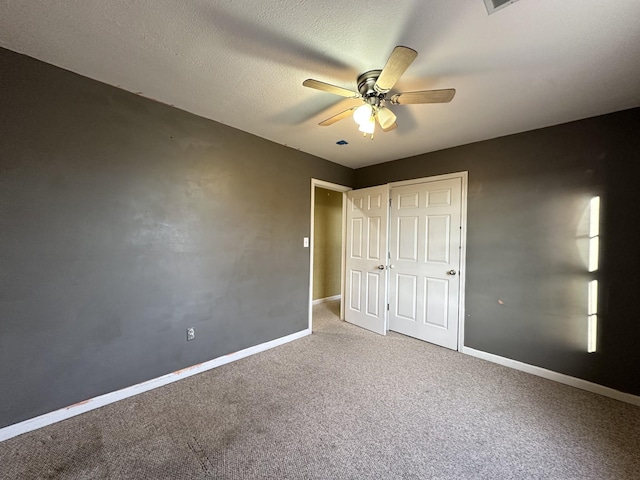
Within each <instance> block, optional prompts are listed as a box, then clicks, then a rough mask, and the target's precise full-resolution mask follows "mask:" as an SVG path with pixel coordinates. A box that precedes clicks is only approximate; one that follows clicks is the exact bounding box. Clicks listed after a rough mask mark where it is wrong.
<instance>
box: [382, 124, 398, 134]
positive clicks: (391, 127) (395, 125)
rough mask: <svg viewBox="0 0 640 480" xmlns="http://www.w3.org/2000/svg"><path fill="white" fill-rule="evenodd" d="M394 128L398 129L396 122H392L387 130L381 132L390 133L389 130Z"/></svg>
mask: <svg viewBox="0 0 640 480" xmlns="http://www.w3.org/2000/svg"><path fill="white" fill-rule="evenodd" d="M396 128H398V124H397V123H396V122H393V123H392V124H391V125H389V126H388V127H387V128H383V129H382V131H383V132H390V131H391V130H395V129H396Z"/></svg>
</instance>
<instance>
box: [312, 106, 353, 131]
mask: <svg viewBox="0 0 640 480" xmlns="http://www.w3.org/2000/svg"><path fill="white" fill-rule="evenodd" d="M356 108H358V107H351V108H349V109H347V110H345V111H344V112H340V113H338V114H336V115H334V116H333V117H329V118H327V119H326V120H323V121H322V122H320V123H319V124H318V125H320V126H321V127H328V126H329V125H333V124H334V123H336V122H337V121H339V120H342V119H343V118H347V117H348V116H349V115H351V112H353V111H354V110H355V109H356Z"/></svg>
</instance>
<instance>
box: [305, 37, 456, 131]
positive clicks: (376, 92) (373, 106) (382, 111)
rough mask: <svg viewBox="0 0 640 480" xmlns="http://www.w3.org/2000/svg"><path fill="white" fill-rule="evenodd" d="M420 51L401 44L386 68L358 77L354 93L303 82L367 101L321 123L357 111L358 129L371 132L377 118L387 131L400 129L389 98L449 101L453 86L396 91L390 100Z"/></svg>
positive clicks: (396, 101)
mask: <svg viewBox="0 0 640 480" xmlns="http://www.w3.org/2000/svg"><path fill="white" fill-rule="evenodd" d="M417 55H418V52H416V51H415V50H413V49H411V48H409V47H403V46H397V47H396V48H394V49H393V52H391V55H390V56H389V59H388V60H387V63H386V64H385V66H384V68H383V69H382V70H369V71H368V72H365V73H363V74H362V75H360V76H359V77H358V79H357V85H358V91H357V92H354V91H352V90H348V89H346V88H342V87H338V86H336V85H331V84H330V83H325V82H321V81H319V80H313V79H311V78H310V79H307V80H305V81H304V82H302V85H303V86H305V87H308V88H314V89H316V90H321V91H323V92H328V93H333V94H334V95H340V96H342V97H347V98H361V99H362V101H363V102H364V104H363V105H360V106H359V107H351V108H349V109H347V110H344V111H343V112H340V113H338V114H337V115H334V116H332V117H330V118H327V119H326V120H323V121H322V122H320V123H319V124H318V125H320V126H323V127H326V126H329V125H333V124H334V123H336V122H337V121H339V120H342V119H343V118H346V117H348V116H349V115H351V113H352V112H353V120H354V121H355V122H356V123H357V124H358V125H359V127H358V130H360V131H361V132H363V133H364V135H365V136H366V135H367V134H370V135H371V138H373V133H374V131H375V128H376V121H377V122H378V123H379V124H380V128H382V131H383V132H389V131H391V130H394V129H395V128H397V126H398V125H397V123H396V115H395V114H394V113H393V112H392V111H391V110H390V109H389V108H387V107H385V106H384V103H385V102H387V101H389V102H390V103H391V105H411V104H420V103H448V102H450V101H451V100H452V99H453V97H454V95H455V93H456V91H455V89H453V88H447V89H442V90H424V91H420V92H405V93H396V94H394V95H392V96H391V98H390V99H388V100H387V98H386V95H387V93H389V92H390V91H391V89H392V88H393V87H394V85H395V84H396V82H397V81H398V80H399V79H400V76H402V74H403V73H404V72H405V70H406V69H407V68H409V65H411V63H412V62H413V61H414V60H415V58H416V57H417Z"/></svg>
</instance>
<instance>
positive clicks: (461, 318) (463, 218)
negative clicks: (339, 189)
mask: <svg viewBox="0 0 640 480" xmlns="http://www.w3.org/2000/svg"><path fill="white" fill-rule="evenodd" d="M452 178H460V179H461V180H462V198H461V202H462V205H461V212H460V226H461V227H462V228H461V229H460V269H459V274H460V294H459V296H458V349H457V350H458V351H459V352H462V349H463V348H464V324H465V318H466V315H465V310H464V306H465V301H464V300H465V292H466V277H467V268H466V266H467V190H468V185H469V172H468V171H466V170H465V171H462V172H455V173H446V174H444V175H435V176H433V177H423V178H414V179H411V180H403V181H400V182H391V183H389V184H388V185H389V190H391V189H392V188H393V187H402V186H405V185H413V184H417V183H428V182H436V181H438V180H450V179H452ZM389 228H391V225H389Z"/></svg>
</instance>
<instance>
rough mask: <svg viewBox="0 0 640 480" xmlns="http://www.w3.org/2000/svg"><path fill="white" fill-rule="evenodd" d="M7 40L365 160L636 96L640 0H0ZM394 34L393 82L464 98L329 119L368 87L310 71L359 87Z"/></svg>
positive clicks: (228, 119) (86, 71)
mask: <svg viewBox="0 0 640 480" xmlns="http://www.w3.org/2000/svg"><path fill="white" fill-rule="evenodd" d="M0 45H1V46H4V47H6V48H8V49H10V50H14V51H17V52H21V53H25V54H27V55H29V56H32V57H35V58H38V59H40V60H44V61H45V62H48V63H52V64H54V65H57V66H60V67H63V68H66V69H68V70H71V71H73V72H77V73H80V74H82V75H85V76H87V77H90V78H94V79H96V80H100V81H102V82H105V83H108V84H111V85H116V86H118V87H121V88H123V89H125V90H128V91H131V92H135V93H138V94H140V95H143V96H145V97H148V98H152V99H155V100H158V101H161V102H164V103H167V104H170V105H174V106H176V107H178V108H181V109H184V110H187V111H189V112H193V113H195V114H198V115H201V116H203V117H207V118H210V119H213V120H216V121H218V122H222V123H225V124H227V125H231V126H233V127H236V128H239V129H241V130H244V131H247V132H250V133H253V134H255V135H258V136H260V137H264V138H267V139H269V140H272V141H274V142H278V143H281V144H284V145H289V146H291V147H293V148H297V149H300V150H302V151H305V152H308V153H311V154H314V155H317V156H319V157H322V158H326V159H328V160H331V161H334V162H337V163H340V164H342V165H347V166H350V167H354V168H357V167H361V166H365V165H371V164H375V163H381V162H385V161H388V160H393V159H397V158H403V157H408V156H411V155H416V154H420V153H425V152H430V151H434V150H440V149H443V148H447V147H452V146H456V145H462V144H466V143H470V142H474V141H478V140H485V139H489V138H495V137H498V136H502V135H507V134H511V133H516V132H522V131H526V130H531V129H535V128H540V127H545V126H549V125H555V124H559V123H563V122H567V121H572V120H577V119H581V118H586V117H591V116H594V115H599V114H604V113H609V112H613V111H617V110H623V109H626V108H630V107H636V106H639V105H640V1H638V0H616V1H615V2H613V1H611V2H609V1H602V0H562V1H561V0H520V1H518V2H516V3H514V4H513V5H511V6H509V7H507V8H504V9H502V10H500V11H498V12H497V13H494V14H493V15H490V16H489V15H488V14H487V11H486V8H485V5H484V2H483V0H431V1H427V0H422V1H401V0H396V1H395V2H389V1H388V0H385V1H383V0H351V1H349V2H345V1H335V0H334V1H332V0H315V1H311V0H280V1H275V0H271V1H265V0H263V1H258V0H253V1H250V0H218V1H215V0H194V1H175V0H146V1H143V0H139V1H132V0H85V1H79V0H76V1H71V0H29V1H11V0H0ZM396 45H405V46H408V47H411V48H413V49H415V50H417V51H418V52H419V55H418V58H417V59H416V61H415V62H414V63H413V64H412V65H411V66H410V67H409V69H408V70H407V71H406V72H405V74H404V76H403V77H402V78H401V79H400V81H399V82H398V83H397V84H396V87H395V88H394V90H393V91H413V90H427V89H438V88H455V89H456V90H457V94H456V97H455V98H454V99H453V101H452V102H451V103H449V104H439V105H398V106H393V107H392V109H393V110H394V112H395V113H396V114H397V115H398V124H399V128H398V129H397V130H395V131H393V132H389V133H382V132H379V133H378V134H376V135H375V139H374V140H370V139H369V138H363V137H362V136H361V134H360V133H359V132H358V130H357V125H356V124H355V123H354V122H353V121H352V120H351V119H349V118H347V119H345V120H342V121H340V122H338V123H336V124H334V125H332V126H329V127H320V126H318V125H317V123H318V122H319V121H321V120H324V119H325V118H327V117H329V116H331V115H333V114H335V113H338V112H340V111H342V110H344V109H346V108H348V107H349V106H351V105H353V104H357V102H358V100H351V99H343V98H342V97H337V96H334V95H331V94H329V93H325V92H320V91H317V90H312V89H309V88H305V87H303V86H302V82H303V81H304V80H305V79H307V78H314V79H317V80H321V81H324V82H328V83H333V84H336V85H339V86H342V87H345V88H348V89H351V90H355V89H356V85H355V82H356V77H357V76H358V74H359V73H362V72H364V71H367V70H371V69H376V68H378V69H379V68H382V67H383V66H384V64H385V62H386V60H387V57H388V56H389V54H390V53H391V51H392V50H393V47H394V46H396ZM342 139H344V140H346V141H348V142H349V144H348V145H346V146H338V145H336V141H338V140H342Z"/></svg>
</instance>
